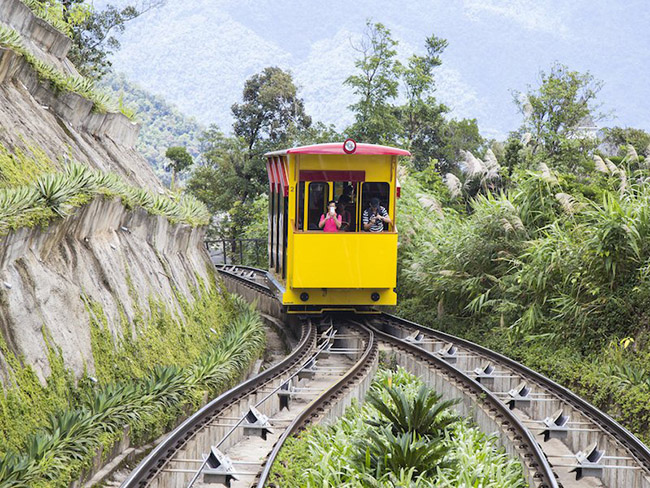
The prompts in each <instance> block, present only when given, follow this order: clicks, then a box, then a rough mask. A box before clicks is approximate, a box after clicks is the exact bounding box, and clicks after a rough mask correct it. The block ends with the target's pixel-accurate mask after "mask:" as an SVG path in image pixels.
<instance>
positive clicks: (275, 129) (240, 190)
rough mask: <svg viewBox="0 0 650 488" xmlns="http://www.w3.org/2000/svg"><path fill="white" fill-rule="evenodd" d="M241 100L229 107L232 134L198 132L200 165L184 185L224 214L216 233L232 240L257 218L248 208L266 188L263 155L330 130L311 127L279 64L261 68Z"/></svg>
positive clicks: (290, 81) (216, 130)
mask: <svg viewBox="0 0 650 488" xmlns="http://www.w3.org/2000/svg"><path fill="white" fill-rule="evenodd" d="M242 98H243V100H242V102H241V103H235V104H234V105H233V106H232V114H233V117H234V119H235V120H234V123H233V132H234V136H232V137H227V136H225V135H224V134H223V133H222V132H221V130H219V128H218V127H217V126H215V125H212V126H210V128H209V129H208V130H207V131H205V133H204V134H203V135H202V137H201V159H202V163H203V164H202V165H201V166H199V167H198V168H196V169H195V170H194V172H193V174H192V176H191V178H190V180H189V181H188V184H187V189H188V191H190V192H191V193H192V194H194V195H195V196H196V197H197V198H198V199H199V200H201V201H203V202H204V203H205V204H206V205H207V207H208V208H209V209H210V210H211V211H212V212H213V213H217V212H221V213H224V215H223V218H222V219H221V224H222V225H220V226H219V227H218V229H217V230H216V232H217V233H218V234H220V235H223V236H227V237H231V238H234V237H239V236H240V235H241V234H242V232H243V231H244V229H245V228H246V227H247V226H248V225H249V224H250V223H251V222H253V221H254V220H255V219H256V218H257V215H256V214H255V213H254V212H250V211H249V208H250V205H251V202H253V201H254V200H256V198H257V197H258V196H259V195H261V194H262V193H264V192H265V191H266V188H267V184H268V183H267V175H266V165H265V162H264V158H263V157H262V156H263V154H264V153H265V152H267V151H271V150H274V149H279V148H283V147H287V146H291V145H293V144H294V142H295V141H296V140H298V139H299V138H301V137H302V138H303V140H302V141H301V142H304V143H307V142H308V141H306V140H305V139H304V138H305V137H308V136H305V134H311V135H312V136H313V137H321V136H323V135H325V134H328V133H329V131H333V129H332V127H331V126H330V127H326V126H324V125H323V124H317V125H316V127H313V128H312V125H311V117H309V116H308V115H307V114H306V113H305V109H304V103H303V101H302V99H301V98H299V97H298V94H297V88H296V86H295V84H294V83H293V79H292V77H291V73H288V72H286V71H283V70H281V69H280V68H276V67H269V68H265V69H264V70H263V71H262V72H261V73H258V74H256V75H254V76H252V77H251V78H249V79H248V80H247V81H246V83H245V85H244V90H243V96H242Z"/></svg>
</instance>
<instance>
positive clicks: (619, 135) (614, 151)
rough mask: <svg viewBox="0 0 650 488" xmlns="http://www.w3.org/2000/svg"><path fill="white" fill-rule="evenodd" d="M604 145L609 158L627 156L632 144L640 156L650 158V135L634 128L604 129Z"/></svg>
mask: <svg viewBox="0 0 650 488" xmlns="http://www.w3.org/2000/svg"><path fill="white" fill-rule="evenodd" d="M603 134H604V137H603V143H604V144H605V145H606V146H608V147H607V148H606V152H607V153H608V155H609V156H625V154H626V153H627V145H628V144H630V145H631V146H632V147H634V150H635V151H636V152H637V154H639V155H645V156H646V157H648V156H650V133H648V132H646V131H644V130H642V129H634V128H633V127H607V128H605V129H603Z"/></svg>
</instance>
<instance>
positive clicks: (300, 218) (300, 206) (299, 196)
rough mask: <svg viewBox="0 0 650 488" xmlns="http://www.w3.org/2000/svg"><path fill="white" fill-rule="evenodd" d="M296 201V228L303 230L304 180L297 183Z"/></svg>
mask: <svg viewBox="0 0 650 488" xmlns="http://www.w3.org/2000/svg"><path fill="white" fill-rule="evenodd" d="M296 198H297V199H298V201H297V202H296V208H297V209H298V210H297V212H298V213H297V215H296V228H297V229H298V230H303V226H302V224H303V222H302V221H303V219H304V218H305V182H304V181H301V182H299V183H298V191H297V194H296Z"/></svg>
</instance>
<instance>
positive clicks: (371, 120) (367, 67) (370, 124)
mask: <svg viewBox="0 0 650 488" xmlns="http://www.w3.org/2000/svg"><path fill="white" fill-rule="evenodd" d="M395 46H397V41H395V40H394V39H393V38H392V37H391V34H390V30H389V29H387V28H386V27H385V26H384V25H383V24H381V23H375V24H373V23H372V22H371V21H368V22H367V23H366V31H365V33H364V36H363V37H362V39H361V42H360V43H359V44H358V45H355V46H354V49H355V50H356V51H357V52H358V53H359V55H360V57H359V59H357V60H356V61H355V63H354V64H355V66H356V67H357V69H358V70H359V73H357V74H354V75H350V76H349V77H348V78H347V79H346V80H345V84H346V85H349V86H351V87H352V89H353V91H354V93H355V95H357V96H358V97H359V100H358V101H357V102H356V103H354V104H352V105H351V106H350V109H351V110H352V111H353V112H354V114H355V122H354V124H352V126H351V127H349V129H348V131H347V132H348V134H350V136H352V137H355V138H357V139H358V140H360V141H364V142H375V143H394V142H395V140H396V137H397V133H398V132H399V129H398V120H397V117H396V116H395V113H394V110H393V107H392V105H391V103H390V102H391V100H394V99H395V98H396V97H397V94H398V86H399V81H398V73H397V70H398V67H399V64H398V62H397V61H396V59H395V57H396V55H397V51H396V50H395Z"/></svg>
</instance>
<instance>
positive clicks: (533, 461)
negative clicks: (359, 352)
mask: <svg viewBox="0 0 650 488" xmlns="http://www.w3.org/2000/svg"><path fill="white" fill-rule="evenodd" d="M371 330H372V331H373V332H374V333H375V334H376V335H377V337H379V338H380V340H382V341H385V342H387V343H390V344H392V345H393V346H395V347H398V348H401V349H403V350H405V351H407V352H408V353H410V354H413V355H415V356H420V357H422V358H424V359H425V360H426V361H427V362H429V363H432V364H433V365H434V366H435V367H436V368H437V369H440V370H443V371H444V372H445V373H446V374H447V375H449V376H451V377H452V378H455V379H456V380H458V381H459V382H461V383H462V384H463V385H465V386H466V387H467V388H468V389H469V390H470V392H471V394H472V396H473V397H474V398H475V401H477V402H482V403H485V404H487V405H488V406H489V408H490V409H492V411H493V412H496V415H494V416H495V417H498V418H500V419H503V420H501V425H502V427H503V428H504V429H511V430H513V431H515V435H516V436H517V439H518V441H517V445H516V448H517V449H518V450H519V451H520V456H519V457H520V458H521V460H522V463H524V464H526V465H527V467H528V469H529V470H531V471H534V472H535V475H534V476H533V478H535V479H536V480H537V484H536V485H535V486H537V487H538V488H559V486H560V485H559V484H558V482H557V480H556V478H555V474H554V473H553V469H552V468H551V466H550V464H549V462H548V459H546V456H545V454H544V452H543V451H542V450H541V448H540V447H539V444H538V443H537V441H536V440H535V438H534V437H533V436H532V435H531V433H530V431H529V430H528V429H527V428H526V426H525V425H524V424H522V423H521V422H520V421H519V419H518V418H517V416H516V415H515V414H514V413H513V412H512V411H510V410H509V409H508V407H507V406H506V405H505V404H504V403H503V402H502V401H501V400H499V399H498V398H497V397H496V396H495V395H494V394H493V393H492V392H491V391H490V390H488V389H487V388H486V387H485V386H483V385H482V384H480V383H479V382H478V381H476V380H475V379H474V378H471V377H470V376H468V375H466V374H465V373H463V372H462V371H460V370H459V369H458V368H455V367H454V366H452V365H451V364H449V363H448V362H447V361H445V360H444V359H442V358H441V357H439V356H437V355H435V354H433V353H431V352H429V351H426V350H424V349H422V348H421V347H418V346H417V345H415V344H412V343H410V342H408V341H405V340H403V339H399V338H397V337H395V336H392V335H390V334H388V333H386V332H382V331H380V330H377V329H375V328H374V327H371Z"/></svg>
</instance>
